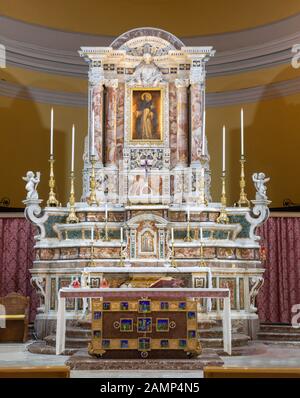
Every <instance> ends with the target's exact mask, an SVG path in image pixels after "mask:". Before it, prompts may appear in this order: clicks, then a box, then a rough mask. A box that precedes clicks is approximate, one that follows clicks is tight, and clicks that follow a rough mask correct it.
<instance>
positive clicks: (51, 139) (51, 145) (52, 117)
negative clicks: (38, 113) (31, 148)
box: [50, 108, 54, 156]
mask: <svg viewBox="0 0 300 398" xmlns="http://www.w3.org/2000/svg"><path fill="white" fill-rule="evenodd" d="M53 119H54V115H53V108H51V123H50V125H51V128H50V156H53Z"/></svg>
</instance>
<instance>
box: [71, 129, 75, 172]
mask: <svg viewBox="0 0 300 398" xmlns="http://www.w3.org/2000/svg"><path fill="white" fill-rule="evenodd" d="M74 150H75V126H74V124H73V126H72V161H71V171H72V172H74V157H75V153H74Z"/></svg>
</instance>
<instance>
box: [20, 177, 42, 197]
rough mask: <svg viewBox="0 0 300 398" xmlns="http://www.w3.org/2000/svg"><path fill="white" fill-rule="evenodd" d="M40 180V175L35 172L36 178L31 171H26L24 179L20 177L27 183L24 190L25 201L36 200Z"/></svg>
mask: <svg viewBox="0 0 300 398" xmlns="http://www.w3.org/2000/svg"><path fill="white" fill-rule="evenodd" d="M40 178H41V173H40V172H39V171H37V172H36V176H35V175H34V172H33V171H27V174H26V177H22V179H23V180H24V181H26V182H27V184H26V186H25V189H26V191H27V196H26V199H27V200H28V199H38V198H39V194H38V192H37V190H36V189H37V186H38V185H39V182H40Z"/></svg>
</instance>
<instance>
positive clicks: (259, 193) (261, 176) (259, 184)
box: [252, 173, 270, 200]
mask: <svg viewBox="0 0 300 398" xmlns="http://www.w3.org/2000/svg"><path fill="white" fill-rule="evenodd" d="M252 180H253V182H254V186H255V189H256V197H255V199H256V200H268V197H267V187H266V185H265V184H266V182H268V181H270V177H267V178H266V175H265V173H254V174H252Z"/></svg>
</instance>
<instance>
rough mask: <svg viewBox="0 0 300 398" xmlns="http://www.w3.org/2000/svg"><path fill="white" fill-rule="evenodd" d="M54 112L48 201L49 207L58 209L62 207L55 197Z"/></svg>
mask: <svg viewBox="0 0 300 398" xmlns="http://www.w3.org/2000/svg"><path fill="white" fill-rule="evenodd" d="M53 121H54V112H53V108H51V117H50V158H49V163H50V176H49V183H48V185H49V197H48V200H47V206H50V207H57V206H59V205H60V203H59V202H58V200H57V199H56V195H55V177H54V162H55V160H54V155H53V153H54V150H53V132H54V122H53Z"/></svg>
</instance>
